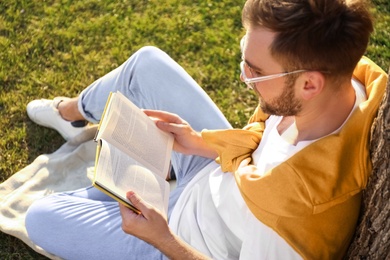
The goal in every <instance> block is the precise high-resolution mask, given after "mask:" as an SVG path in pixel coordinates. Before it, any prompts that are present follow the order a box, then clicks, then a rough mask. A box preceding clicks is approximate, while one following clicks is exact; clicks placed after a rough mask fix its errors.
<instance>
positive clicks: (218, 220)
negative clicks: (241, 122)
mask: <svg viewBox="0 0 390 260" xmlns="http://www.w3.org/2000/svg"><path fill="white" fill-rule="evenodd" d="M243 24H244V27H245V29H246V36H245V37H244V39H243V40H242V55H243V61H242V63H241V79H242V80H243V81H244V82H245V83H246V84H247V85H248V86H250V87H251V88H253V89H254V91H255V92H256V93H257V94H258V96H259V107H258V108H257V110H256V112H255V114H254V115H253V116H252V118H251V119H250V124H249V125H248V126H246V127H245V128H244V129H243V130H237V129H230V128H231V127H230V125H229V123H228V122H227V121H226V119H225V118H224V117H223V116H222V114H221V113H220V111H219V110H218V109H217V108H216V106H215V105H214V104H213V103H212V102H211V100H210V99H209V98H208V97H207V95H206V94H205V93H204V92H203V91H202V90H201V89H200V87H199V86H197V84H196V83H195V82H194V81H193V80H192V79H191V78H190V77H189V76H188V75H187V74H186V73H185V71H184V70H183V69H182V68H180V67H179V66H178V65H177V64H176V63H175V62H173V61H172V60H171V59H170V58H169V57H168V56H167V55H166V54H165V53H162V52H161V51H160V50H158V49H156V48H152V47H147V48H143V49H141V50H140V51H138V52H137V53H135V54H134V55H133V56H132V57H130V59H129V60H128V61H126V62H125V63H124V64H123V65H122V66H120V67H119V68H118V69H116V70H114V71H112V72H111V73H109V74H107V75H106V76H104V77H102V78H101V79H99V80H97V81H96V82H94V83H93V84H92V85H91V86H89V87H88V88H86V89H85V90H84V91H83V92H82V93H81V94H80V96H79V97H77V98H73V99H66V98H56V99H55V100H37V101H33V102H31V103H30V104H29V105H28V107H27V112H28V114H29V116H30V118H31V119H32V120H33V121H35V122H37V123H38V124H41V125H44V126H48V127H52V128H54V129H57V130H58V131H59V132H60V133H61V134H62V135H63V136H64V137H65V138H71V137H72V136H74V135H76V134H77V133H78V132H79V131H82V129H83V128H82V127H81V128H76V127H74V126H73V125H74V124H75V123H74V122H78V121H80V120H81V121H83V120H88V121H90V122H98V121H99V119H100V117H101V114H102V110H103V108H104V104H105V101H106V98H107V96H108V93H109V92H110V91H115V90H120V91H121V92H122V93H124V94H125V95H126V96H127V97H129V98H130V99H131V100H132V101H133V102H134V103H136V104H137V105H138V106H139V107H142V108H144V109H146V110H145V113H146V114H147V115H149V116H151V117H154V118H158V119H159V120H158V121H157V122H156V124H157V126H158V127H159V128H161V129H162V130H164V131H167V132H171V133H172V134H173V135H174V137H175V144H174V150H175V153H174V154H173V156H172V164H173V167H174V169H175V172H176V174H177V183H178V187H177V188H176V189H175V190H174V191H173V192H172V194H171V197H170V205H169V214H168V215H169V226H168V224H167V222H166V220H165V218H164V217H163V216H161V214H160V213H159V212H158V211H157V210H155V209H154V208H152V207H150V205H148V204H146V203H145V202H143V201H142V198H140V197H139V196H138V195H137V194H134V193H133V192H132V191H129V193H128V198H129V199H130V200H131V201H132V203H134V205H135V206H136V207H137V208H139V209H140V210H141V212H142V214H140V215H137V214H135V213H133V212H132V211H131V210H129V209H127V208H125V207H122V206H120V209H118V206H117V203H116V202H113V201H112V200H111V199H110V198H108V197H107V196H105V195H104V194H101V193H100V192H99V191H97V190H96V189H94V188H91V187H89V188H86V189H82V190H79V191H75V192H69V193H62V194H55V195H51V196H48V197H46V198H44V199H42V200H40V201H37V202H35V203H34V204H33V205H32V206H31V207H30V209H29V211H28V214H27V217H26V227H27V231H28V234H29V236H30V238H31V239H32V240H33V241H34V242H35V243H37V244H38V245H40V246H41V247H43V248H44V249H45V250H47V251H48V252H51V253H53V254H55V255H58V256H60V257H62V258H66V259H77V258H86V257H88V258H94V259H99V258H100V259H107V258H108V259H123V258H131V259H139V258H144V259H155V258H161V257H162V256H163V255H165V256H166V257H168V258H180V259H202V258H207V257H211V258H216V259H238V258H242V259H263V258H267V259H300V258H309V259H312V258H314V259H317V258H318V259H337V258H341V257H342V256H343V254H344V253H345V252H346V249H347V248H348V244H349V242H350V239H351V237H352V234H353V232H354V228H355V225H356V221H357V217H358V213H359V205H360V195H361V190H362V189H363V188H364V187H365V185H366V182H367V178H368V175H369V173H370V172H369V171H370V164H369V157H368V151H367V143H368V138H369V128H370V124H371V123H372V120H373V117H374V116H375V113H376V110H377V108H378V105H379V102H380V100H381V96H382V94H383V92H384V85H385V82H386V76H385V74H384V72H383V71H381V70H380V69H379V68H378V67H377V66H376V65H375V64H373V63H372V62H370V61H369V60H367V59H363V60H361V61H360V62H359V60H360V59H361V57H362V55H363V54H364V52H365V49H366V47H367V43H368V39H369V35H370V33H371V31H372V22H371V19H370V15H369V13H368V11H367V7H366V6H365V4H364V3H363V2H361V1H341V0H337V1H330V0H329V1H327V0H311V1H309V0H308V1H275V0H248V1H247V2H246V4H245V7H244V9H243ZM358 62H359V64H358ZM357 64H358V66H357V67H356V65H357ZM355 67H356V69H355ZM356 77H357V78H356ZM165 111H167V112H165ZM268 114H269V115H271V116H268ZM72 124H73V125H72ZM80 129H81V130H80ZM203 129H208V130H203ZM210 129H224V130H210ZM201 130H203V131H202V132H199V131H201ZM216 158H217V161H218V162H219V163H220V165H218V164H216V163H215V162H214V161H213V160H214V159H216ZM122 230H123V231H125V232H126V233H128V234H131V235H132V236H131V235H126V234H124V233H123V231H122ZM138 238H139V239H138ZM53 241H56V242H55V243H54V242H53ZM143 241H145V242H147V243H145V242H143ZM157 249H158V250H157ZM162 254H163V255H162Z"/></svg>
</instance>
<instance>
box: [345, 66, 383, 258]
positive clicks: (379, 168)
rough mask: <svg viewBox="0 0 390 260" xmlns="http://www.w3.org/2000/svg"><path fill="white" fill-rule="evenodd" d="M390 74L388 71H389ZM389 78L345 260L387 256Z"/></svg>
mask: <svg viewBox="0 0 390 260" xmlns="http://www.w3.org/2000/svg"><path fill="white" fill-rule="evenodd" d="M389 75H390V70H389ZM389 96H390V80H388V82H387V89H386V93H385V96H384V98H383V100H382V103H381V105H380V107H379V111H378V116H377V117H376V119H375V121H374V123H373V125H372V128H371V144H370V153H371V161H372V164H373V171H372V174H371V176H370V178H369V182H368V185H367V188H366V189H365V190H364V192H363V201H362V208H361V216H360V218H359V222H358V226H357V229H356V232H355V235H354V238H353V240H352V243H351V245H350V247H349V250H348V252H347V255H346V259H390V191H389V188H390V103H389V102H390V100H389Z"/></svg>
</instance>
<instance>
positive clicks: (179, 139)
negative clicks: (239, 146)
mask: <svg viewBox="0 0 390 260" xmlns="http://www.w3.org/2000/svg"><path fill="white" fill-rule="evenodd" d="M144 113H145V114H146V115H148V116H149V117H151V118H152V119H153V120H154V121H155V122H156V125H157V127H158V128H160V129H161V130H163V131H165V132H169V133H171V134H173V136H174V138H175V143H174V145H173V149H174V150H175V151H177V152H180V153H183V154H188V155H199V156H203V157H207V158H211V159H215V158H216V157H217V156H218V155H217V153H216V152H215V151H214V150H213V149H210V147H208V145H207V144H206V143H205V142H204V141H203V139H202V136H201V135H200V133H198V132H196V131H195V130H194V129H192V127H191V126H190V125H189V124H188V123H187V122H186V121H185V120H183V119H182V118H180V117H179V116H178V115H176V114H172V113H169V112H164V111H159V110H144Z"/></svg>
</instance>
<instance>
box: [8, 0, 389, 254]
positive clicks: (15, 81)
mask: <svg viewBox="0 0 390 260" xmlns="http://www.w3.org/2000/svg"><path fill="white" fill-rule="evenodd" d="M243 3H244V1H231V0H230V1H229V0H221V1H211V0H203V1H200V0H148V1H147V0H137V1H113V0H105V1H101V0H78V1H76V0H75V1H72V0H62V1H61V0H46V1H42V0H39V1H38V0H8V1H1V2H0V127H1V128H0V182H2V181H4V180H6V179H7V178H8V177H10V176H11V175H12V174H13V173H15V172H17V171H18V170H20V169H22V168H23V167H25V166H26V165H28V164H29V163H31V162H32V160H34V159H35V158H36V157H37V156H38V155H39V154H41V153H50V152H53V151H55V150H56V149H57V148H58V147H59V146H60V145H61V144H62V143H63V140H62V138H61V137H60V136H59V135H58V134H57V133H56V132H55V131H53V130H50V129H46V128H42V127H39V126H37V125H35V124H33V123H32V122H30V121H29V119H28V118H27V116H26V111H25V106H26V104H27V103H28V102H29V101H30V100H33V99H36V98H42V97H45V98H52V97H55V96H58V95H65V96H75V95H77V94H78V93H79V92H80V91H81V90H82V89H83V88H85V87H86V86H88V85H89V84H90V83H92V82H93V81H94V80H95V79H97V78H98V77H99V76H101V75H103V74H105V73H107V72H109V71H110V70H112V69H113V68H116V67H117V66H118V65H120V64H121V63H122V62H124V61H125V60H126V59H127V58H128V57H129V56H130V55H131V54H132V53H133V52H134V51H136V50H137V49H139V48H140V47H141V46H144V45H155V46H158V47H160V48H161V49H163V50H164V51H166V52H167V53H168V54H170V55H171V56H172V57H173V58H174V59H175V60H176V61H178V62H179V63H180V64H181V65H182V66H183V67H184V68H185V69H186V70H187V71H188V72H189V73H190V74H191V75H192V76H193V77H194V78H195V80H196V81H197V82H198V83H199V84H200V85H201V86H202V87H203V88H204V89H205V90H206V91H207V92H208V93H209V94H210V96H211V97H212V98H213V99H214V100H215V102H216V103H217V104H218V106H219V107H220V108H221V110H222V111H224V113H225V114H226V116H227V117H228V119H229V121H230V122H231V123H232V124H233V126H235V127H241V126H243V124H244V123H245V122H246V120H247V118H248V116H249V115H250V114H251V112H252V109H253V108H254V107H255V104H256V100H255V97H254V96H253V94H252V93H251V92H249V91H247V90H246V89H245V87H244V86H243V84H242V83H241V82H240V81H239V66H238V63H239V61H240V51H239V48H238V44H239V40H240V38H241V36H242V35H243V33H244V31H243V29H242V26H241V21H240V17H241V8H242V5H243ZM374 3H375V5H374V8H373V11H374V12H375V16H376V18H377V23H376V31H375V33H374V34H373V36H372V40H371V43H370V46H369V48H368V51H367V56H369V57H370V58H371V59H373V60H374V61H375V62H377V63H378V64H379V65H380V66H381V67H382V68H383V69H385V70H387V69H388V67H389V60H390V15H389V13H390V4H389V2H388V0H376V1H374ZM151 76H152V75H151ZM37 258H39V255H38V254H36V253H35V252H33V251H32V250H29V249H28V248H26V246H24V244H23V243H22V242H19V241H18V240H17V239H15V238H13V237H11V236H8V235H5V234H2V233H0V259H37Z"/></svg>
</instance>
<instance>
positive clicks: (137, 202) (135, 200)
mask: <svg viewBox="0 0 390 260" xmlns="http://www.w3.org/2000/svg"><path fill="white" fill-rule="evenodd" d="M126 196H127V198H128V199H129V200H130V202H131V203H132V204H133V205H134V207H136V208H137V209H139V211H141V213H142V215H144V217H146V216H145V214H147V212H148V210H150V206H149V204H147V203H146V202H145V201H144V200H142V199H141V197H140V196H138V195H137V194H136V193H135V192H133V191H129V192H127V194H126Z"/></svg>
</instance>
